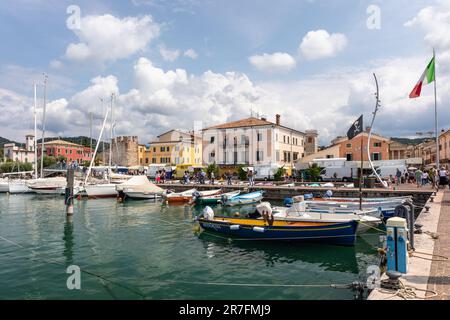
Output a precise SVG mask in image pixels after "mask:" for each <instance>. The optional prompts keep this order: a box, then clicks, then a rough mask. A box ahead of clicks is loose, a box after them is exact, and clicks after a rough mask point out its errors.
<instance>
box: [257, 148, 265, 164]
mask: <svg viewBox="0 0 450 320" xmlns="http://www.w3.org/2000/svg"><path fill="white" fill-rule="evenodd" d="M263 155H264V154H263V152H262V151H256V161H258V162H259V161H263V158H264V157H263Z"/></svg>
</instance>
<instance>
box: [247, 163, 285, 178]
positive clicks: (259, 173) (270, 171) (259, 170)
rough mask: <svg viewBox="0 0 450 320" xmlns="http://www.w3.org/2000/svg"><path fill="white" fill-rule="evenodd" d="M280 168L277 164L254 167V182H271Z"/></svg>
mask: <svg viewBox="0 0 450 320" xmlns="http://www.w3.org/2000/svg"><path fill="white" fill-rule="evenodd" d="M279 168H281V166H279V165H277V164H267V165H257V166H255V168H254V169H255V171H254V172H255V177H254V178H255V179H256V180H265V179H268V180H273V177H274V175H275V173H277V171H278V169H279Z"/></svg>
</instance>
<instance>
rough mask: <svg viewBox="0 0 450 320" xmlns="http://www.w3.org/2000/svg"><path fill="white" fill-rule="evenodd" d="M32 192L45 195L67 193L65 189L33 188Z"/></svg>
mask: <svg viewBox="0 0 450 320" xmlns="http://www.w3.org/2000/svg"><path fill="white" fill-rule="evenodd" d="M30 189H31V192H34V193H36V194H43V195H63V194H64V193H65V190H66V189H65V188H50V187H49V188H32V187H30Z"/></svg>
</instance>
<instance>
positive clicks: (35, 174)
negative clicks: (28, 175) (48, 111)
mask: <svg viewBox="0 0 450 320" xmlns="http://www.w3.org/2000/svg"><path fill="white" fill-rule="evenodd" d="M36 87H37V85H36V83H35V84H34V146H33V147H34V178H35V179H37V178H38V164H37V114H36V109H37V93H36V91H37V88H36Z"/></svg>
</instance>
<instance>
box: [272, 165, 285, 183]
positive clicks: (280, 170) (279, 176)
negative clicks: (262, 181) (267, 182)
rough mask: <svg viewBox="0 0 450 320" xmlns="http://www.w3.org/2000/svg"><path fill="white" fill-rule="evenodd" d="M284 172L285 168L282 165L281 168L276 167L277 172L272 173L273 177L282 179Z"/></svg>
mask: <svg viewBox="0 0 450 320" xmlns="http://www.w3.org/2000/svg"><path fill="white" fill-rule="evenodd" d="M285 173H286V169H285V168H284V166H282V167H281V168H278V170H277V172H275V174H274V175H273V178H274V179H275V181H279V180H282V179H283V176H284V174H285Z"/></svg>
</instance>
